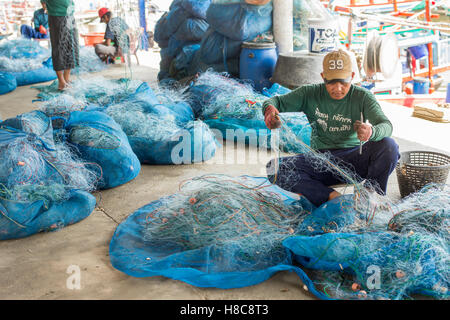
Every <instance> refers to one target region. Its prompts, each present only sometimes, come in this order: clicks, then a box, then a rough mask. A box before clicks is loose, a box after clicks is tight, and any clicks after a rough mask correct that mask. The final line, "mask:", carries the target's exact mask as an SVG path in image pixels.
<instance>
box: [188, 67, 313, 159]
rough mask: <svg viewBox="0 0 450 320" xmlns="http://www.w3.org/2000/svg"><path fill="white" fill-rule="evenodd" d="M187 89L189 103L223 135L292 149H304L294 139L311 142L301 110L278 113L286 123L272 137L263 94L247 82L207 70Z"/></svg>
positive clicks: (308, 127) (287, 150)
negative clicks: (267, 124)
mask: <svg viewBox="0 0 450 320" xmlns="http://www.w3.org/2000/svg"><path fill="white" fill-rule="evenodd" d="M272 91H273V92H276V91H275V90H272ZM187 92H188V93H189V95H190V96H189V97H190V99H191V105H198V106H200V108H201V115H202V117H203V118H204V119H205V123H206V124H208V125H209V126H210V127H211V128H214V129H218V130H220V132H221V133H222V136H223V138H224V139H227V140H234V141H239V142H243V143H247V144H251V145H256V146H261V147H267V148H276V149H278V148H279V149H281V150H282V151H285V152H294V153H300V152H303V151H304V149H303V147H302V146H301V145H299V144H298V141H297V139H300V140H301V141H303V142H304V143H305V144H306V145H310V143H311V142H310V141H311V126H310V125H309V122H308V120H307V118H306V116H305V115H304V114H303V113H285V114H281V115H280V116H282V117H283V118H284V120H285V122H286V126H285V127H284V128H282V129H281V130H280V132H279V137H277V139H275V141H274V139H272V135H273V134H274V132H273V131H270V130H268V129H267V127H266V125H265V123H264V117H263V114H262V111H261V110H262V103H263V102H264V101H265V100H266V99H267V96H265V95H262V94H260V93H258V92H256V91H254V89H253V88H252V86H251V85H250V84H248V83H245V82H242V81H238V80H235V79H231V78H229V77H227V76H226V75H223V74H219V73H217V72H214V71H207V72H205V73H202V74H201V75H200V76H199V77H198V78H197V79H196V80H195V83H194V84H193V85H192V86H190V87H189V89H188V90H187ZM267 92H269V91H267ZM227 130H229V131H227ZM274 138H275V137H274ZM278 145H279V147H278Z"/></svg>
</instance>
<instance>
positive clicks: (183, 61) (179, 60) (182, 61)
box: [175, 44, 200, 70]
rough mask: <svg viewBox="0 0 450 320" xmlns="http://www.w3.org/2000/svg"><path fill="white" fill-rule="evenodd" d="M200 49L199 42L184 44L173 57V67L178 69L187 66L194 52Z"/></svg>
mask: <svg viewBox="0 0 450 320" xmlns="http://www.w3.org/2000/svg"><path fill="white" fill-rule="evenodd" d="M198 49H200V44H192V45H189V46H184V47H183V48H182V49H181V52H180V53H179V54H178V55H177V56H176V58H175V68H177V69H178V70H180V69H184V68H187V67H188V66H189V64H190V63H191V62H192V59H193V58H194V54H195V52H196V51H197V50H198Z"/></svg>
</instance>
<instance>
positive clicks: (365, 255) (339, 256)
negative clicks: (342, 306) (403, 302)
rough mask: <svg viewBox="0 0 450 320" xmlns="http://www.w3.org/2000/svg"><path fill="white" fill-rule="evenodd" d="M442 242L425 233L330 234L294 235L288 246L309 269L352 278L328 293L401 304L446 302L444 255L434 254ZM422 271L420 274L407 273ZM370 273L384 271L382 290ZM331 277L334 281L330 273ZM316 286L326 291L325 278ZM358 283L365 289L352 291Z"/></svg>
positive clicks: (440, 253) (447, 283)
mask: <svg viewBox="0 0 450 320" xmlns="http://www.w3.org/2000/svg"><path fill="white" fill-rule="evenodd" d="M437 241H439V240H438V239H437V238H433V237H427V236H424V235H417V236H416V237H415V238H411V237H409V236H404V235H396V234H390V233H365V234H360V235H358V234H347V233H327V234H324V235H318V236H315V237H306V236H297V237H291V238H289V239H286V240H285V241H284V242H283V245H284V246H286V247H287V248H289V249H290V250H291V251H292V252H293V253H294V254H295V257H296V260H297V261H298V262H299V263H301V264H302V266H304V267H305V268H308V269H320V270H325V271H330V273H331V272H333V271H334V272H339V271H342V272H343V273H346V274H349V275H351V276H353V277H351V278H350V279H348V278H347V281H345V277H342V276H341V277H335V281H336V280H337V281H341V283H340V285H341V286H342V288H338V289H336V288H329V289H328V294H333V295H341V298H343V299H362V298H366V297H367V292H369V294H370V298H371V299H395V300H398V299H404V298H405V297H409V296H411V295H413V294H425V295H431V296H433V297H437V298H442V299H446V298H448V294H447V290H445V289H444V290H442V289H441V288H447V287H448V285H449V282H448V278H447V276H446V275H445V273H444V274H442V272H441V270H442V252H440V251H439V250H435V246H434V242H437ZM371 267H372V268H371ZM374 267H375V268H374ZM376 267H378V268H376ZM417 268H420V272H417V271H416V273H413V274H411V273H409V274H406V273H407V271H409V270H417ZM371 269H372V270H379V271H380V275H379V277H380V280H381V284H380V287H379V288H376V287H375V288H373V287H371V286H370V283H371V282H370V281H371V279H370V278H371V276H373V272H370V270H371ZM403 270H406V271H403ZM400 272H402V273H400ZM328 277H329V278H331V275H328ZM339 278H340V279H342V278H343V279H344V280H338V279H339ZM315 282H317V285H316V286H317V289H318V290H321V289H322V290H323V288H320V287H321V286H320V285H321V284H326V281H325V279H324V282H323V283H321V282H320V280H318V279H315ZM353 284H357V285H358V286H359V287H358V289H359V288H360V289H359V290H355V291H353V290H352V289H351V287H352V285H353ZM330 287H331V286H330ZM353 287H355V286H354V285H353ZM344 288H346V289H347V290H345V289H344ZM339 289H340V290H339ZM370 289H371V290H370ZM326 290H327V289H325V291H326ZM361 291H364V292H361Z"/></svg>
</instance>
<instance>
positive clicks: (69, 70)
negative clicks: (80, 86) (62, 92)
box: [63, 69, 72, 85]
mask: <svg viewBox="0 0 450 320" xmlns="http://www.w3.org/2000/svg"><path fill="white" fill-rule="evenodd" d="M71 71H72V70H71V69H66V70H64V73H63V77H64V81H65V82H66V85H69V84H70V72H71Z"/></svg>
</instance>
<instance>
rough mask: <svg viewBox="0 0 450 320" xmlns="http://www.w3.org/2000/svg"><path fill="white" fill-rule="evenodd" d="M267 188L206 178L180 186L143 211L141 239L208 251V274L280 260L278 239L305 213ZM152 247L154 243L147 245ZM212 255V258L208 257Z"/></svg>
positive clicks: (282, 255) (231, 179)
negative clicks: (214, 255)
mask: <svg viewBox="0 0 450 320" xmlns="http://www.w3.org/2000/svg"><path fill="white" fill-rule="evenodd" d="M268 187H270V185H268V184H265V183H263V184H261V181H254V180H252V179H250V178H247V177H231V176H227V175H219V174H211V175H203V176H200V177H195V178H192V179H190V180H187V181H184V182H182V183H181V185H180V190H179V192H178V193H176V194H175V195H173V196H171V197H170V198H168V199H166V200H164V201H163V202H162V204H161V206H159V207H158V208H157V209H156V210H154V211H152V212H149V213H148V215H147V219H146V226H145V228H144V231H143V237H144V240H145V241H147V242H149V243H150V242H155V241H156V243H158V244H161V246H164V247H165V248H167V247H174V248H177V250H180V251H189V250H197V249H201V248H206V247H210V248H211V252H221V253H220V255H219V256H221V257H222V258H221V259H219V258H217V257H212V256H211V264H210V265H208V262H207V261H204V262H200V261H199V262H200V263H204V264H205V266H204V267H205V268H207V269H208V270H209V271H210V272H231V271H239V272H245V271H252V270H259V269H264V268H267V267H270V266H274V265H276V264H278V263H281V262H283V261H285V260H286V258H287V255H286V251H285V249H284V248H283V246H282V245H281V242H282V240H283V239H285V238H286V237H288V236H289V235H292V234H293V233H294V228H295V227H296V225H297V224H298V222H299V221H300V219H301V217H302V215H303V214H305V212H306V211H305V210H304V209H303V207H302V206H301V205H300V204H287V203H285V202H284V201H283V199H281V197H280V195H279V194H276V193H274V192H273V191H271V190H270V189H267V188H268ZM153 244H154V243H153ZM211 255H213V253H212V254H211Z"/></svg>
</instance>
